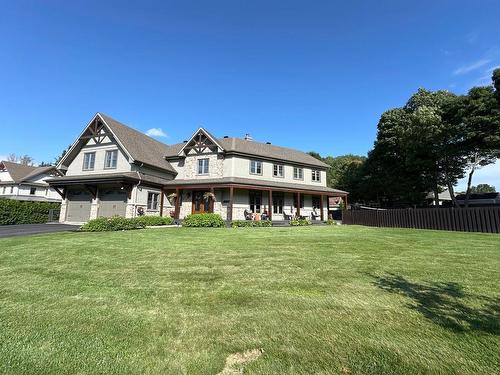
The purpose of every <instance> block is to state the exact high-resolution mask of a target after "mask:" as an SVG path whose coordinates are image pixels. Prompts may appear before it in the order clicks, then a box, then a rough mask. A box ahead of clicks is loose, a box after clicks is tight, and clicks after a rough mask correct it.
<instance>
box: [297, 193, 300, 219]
mask: <svg viewBox="0 0 500 375" xmlns="http://www.w3.org/2000/svg"><path fill="white" fill-rule="evenodd" d="M297 216H300V193H297Z"/></svg>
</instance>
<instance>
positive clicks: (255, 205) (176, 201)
mask: <svg viewBox="0 0 500 375" xmlns="http://www.w3.org/2000/svg"><path fill="white" fill-rule="evenodd" d="M259 182H260V181H259ZM263 182H265V181H262V182H260V184H258V185H257V184H251V183H248V182H246V183H241V182H234V181H232V182H229V181H226V182H220V183H214V182H210V183H204V182H203V181H200V182H199V183H194V184H193V183H192V181H191V184H187V183H186V184H183V183H180V184H179V183H177V184H175V185H174V181H172V184H169V186H165V187H164V188H163V194H164V195H165V197H166V199H167V200H169V203H170V205H171V207H172V209H171V210H170V212H169V213H164V212H162V215H163V214H165V215H166V214H169V215H171V216H172V217H174V218H175V219H183V218H185V217H186V216H187V215H189V214H195V213H204V212H207V213H217V214H220V215H221V216H222V218H223V219H224V220H226V221H228V222H231V221H233V220H263V219H266V220H272V221H277V222H278V221H289V220H291V219H293V218H303V219H309V220H312V221H313V222H314V221H318V222H320V221H325V220H327V219H329V218H331V217H330V213H331V209H333V207H330V203H329V202H331V201H332V200H331V199H330V198H332V197H335V198H336V199H337V200H341V201H342V203H343V205H344V207H345V206H346V205H347V195H348V193H347V192H344V191H340V190H335V189H330V188H327V187H323V186H318V187H315V189H312V188H310V187H308V186H307V187H304V186H301V185H299V184H297V185H299V186H297V187H294V188H292V187H288V186H269V184H262V183H263Z"/></svg>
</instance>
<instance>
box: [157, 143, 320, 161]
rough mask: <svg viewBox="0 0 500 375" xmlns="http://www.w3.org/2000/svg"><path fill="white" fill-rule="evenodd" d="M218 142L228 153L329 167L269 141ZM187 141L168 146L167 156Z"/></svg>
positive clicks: (173, 155)
mask: <svg viewBox="0 0 500 375" xmlns="http://www.w3.org/2000/svg"><path fill="white" fill-rule="evenodd" d="M215 139H216V140H217V142H219V144H220V145H221V146H222V147H223V148H224V150H225V151H226V152H228V153H231V152H235V153H241V154H246V155H251V156H256V157H260V158H270V159H276V160H281V161H288V162H292V163H297V164H305V165H310V166H316V167H320V168H328V167H329V166H328V164H325V163H323V162H322V161H321V160H318V159H316V158H315V157H313V156H311V155H309V154H307V153H305V152H302V151H299V150H295V149H292V148H287V147H281V146H275V145H272V144H268V143H261V142H255V141H248V140H245V139H242V138H236V137H230V138H215ZM184 144H185V143H178V144H175V145H172V146H170V147H169V148H168V152H167V154H166V156H167V157H176V156H177V154H178V152H179V151H180V150H181V149H182V147H183V146H184Z"/></svg>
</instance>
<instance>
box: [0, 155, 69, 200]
mask: <svg viewBox="0 0 500 375" xmlns="http://www.w3.org/2000/svg"><path fill="white" fill-rule="evenodd" d="M57 175H59V172H58V171H57V169H56V167H54V166H47V167H33V166H29V165H24V164H18V163H13V162H10V161H0V198H6V199H15V200H22V201H35V202H36V201H41V202H60V201H61V197H60V196H59V194H58V193H57V192H56V190H55V189H53V188H52V187H50V186H49V184H47V182H46V180H47V179H49V178H52V177H54V176H57Z"/></svg>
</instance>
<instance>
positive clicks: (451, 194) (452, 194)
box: [447, 181, 460, 208]
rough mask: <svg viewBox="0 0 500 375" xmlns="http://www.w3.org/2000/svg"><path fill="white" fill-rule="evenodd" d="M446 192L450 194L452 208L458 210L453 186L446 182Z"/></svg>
mask: <svg viewBox="0 0 500 375" xmlns="http://www.w3.org/2000/svg"><path fill="white" fill-rule="evenodd" d="M447 185H448V192H449V193H450V197H451V201H452V202H453V206H454V207H456V208H460V205H459V204H458V201H457V198H456V197H455V189H454V188H453V184H452V183H451V182H450V181H448V182H447Z"/></svg>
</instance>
